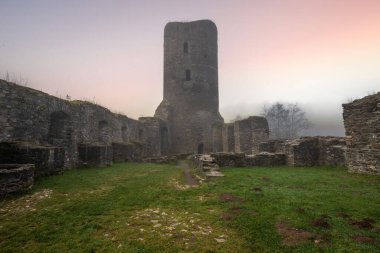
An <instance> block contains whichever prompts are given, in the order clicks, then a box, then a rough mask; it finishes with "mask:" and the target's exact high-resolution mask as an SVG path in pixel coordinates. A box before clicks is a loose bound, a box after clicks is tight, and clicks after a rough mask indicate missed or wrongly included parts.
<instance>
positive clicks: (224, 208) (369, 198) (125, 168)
mask: <svg viewBox="0 0 380 253" xmlns="http://www.w3.org/2000/svg"><path fill="white" fill-rule="evenodd" d="M222 171H223V172H224V174H225V177H224V178H217V179H214V180H211V181H208V182H205V183H203V184H202V185H201V186H199V187H191V188H188V187H185V186H184V185H183V175H182V171H181V170H180V169H178V168H177V167H176V166H171V165H155V164H133V163H126V164H116V165H114V166H112V167H108V168H89V169H77V170H72V171H67V172H66V173H65V174H64V175H60V176H52V177H49V178H45V179H43V180H41V181H38V182H36V184H35V187H34V189H33V191H32V192H30V193H29V194H26V195H23V196H18V197H12V198H8V199H6V200H4V201H2V202H1V203H0V252H380V177H379V176H368V175H356V174H349V173H347V172H346V171H345V170H343V169H336V168H323V167H318V168H288V167H277V168H225V169H222Z"/></svg>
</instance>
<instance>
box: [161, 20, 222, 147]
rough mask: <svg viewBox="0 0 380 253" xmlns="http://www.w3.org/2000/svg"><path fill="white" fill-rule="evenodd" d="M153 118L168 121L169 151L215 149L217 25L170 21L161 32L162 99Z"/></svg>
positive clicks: (202, 22)
mask: <svg viewBox="0 0 380 253" xmlns="http://www.w3.org/2000/svg"><path fill="white" fill-rule="evenodd" d="M155 117H158V118H161V119H162V120H164V121H165V122H167V124H168V131H169V141H168V142H169V146H170V147H169V153H194V152H195V153H204V152H211V151H212V150H213V148H214V142H213V126H214V125H215V124H221V123H223V118H222V117H221V116H220V114H219V94H218V53H217V28H216V26H215V24H214V23H213V22H212V21H209V20H199V21H194V22H170V23H168V24H167V25H166V26H165V31H164V99H163V101H162V103H161V104H160V106H159V107H158V108H157V110H156V113H155Z"/></svg>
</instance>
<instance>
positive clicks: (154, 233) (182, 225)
mask: <svg viewBox="0 0 380 253" xmlns="http://www.w3.org/2000/svg"><path fill="white" fill-rule="evenodd" d="M201 217H202V216H201V214H200V213H190V212H188V211H185V212H178V211H170V210H161V209H160V208H147V209H143V210H140V211H137V212H135V213H134V214H133V215H132V216H130V217H129V219H128V222H127V223H128V224H129V225H128V229H133V230H134V232H133V231H131V234H132V235H133V236H132V237H131V238H130V239H132V240H141V238H144V239H145V240H149V238H150V239H151V240H154V238H160V237H161V238H162V239H164V238H166V239H170V240H174V241H177V242H179V243H180V242H182V243H183V242H184V241H187V242H189V243H190V244H192V243H196V242H198V243H199V242H202V241H204V240H208V241H214V243H224V242H226V241H227V240H228V236H227V235H226V234H227V233H228V231H227V230H226V229H221V228H219V229H218V228H214V227H212V226H211V224H209V223H208V222H207V221H204V220H202V218H201Z"/></svg>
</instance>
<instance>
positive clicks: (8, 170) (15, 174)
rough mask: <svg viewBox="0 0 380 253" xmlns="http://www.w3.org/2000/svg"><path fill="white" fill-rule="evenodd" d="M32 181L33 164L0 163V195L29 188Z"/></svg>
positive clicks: (31, 185)
mask: <svg viewBox="0 0 380 253" xmlns="http://www.w3.org/2000/svg"><path fill="white" fill-rule="evenodd" d="M33 183H34V165H33V164H0V197H4V196H5V195H7V194H10V193H18V192H23V191H26V190H29V189H31V188H32V187H33Z"/></svg>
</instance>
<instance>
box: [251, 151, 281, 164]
mask: <svg viewBox="0 0 380 253" xmlns="http://www.w3.org/2000/svg"><path fill="white" fill-rule="evenodd" d="M245 161H246V165H247V166H262V167H272V166H284V165H286V155H285V154H281V153H276V154H274V153H259V154H257V155H248V156H247V157H246V158H245Z"/></svg>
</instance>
